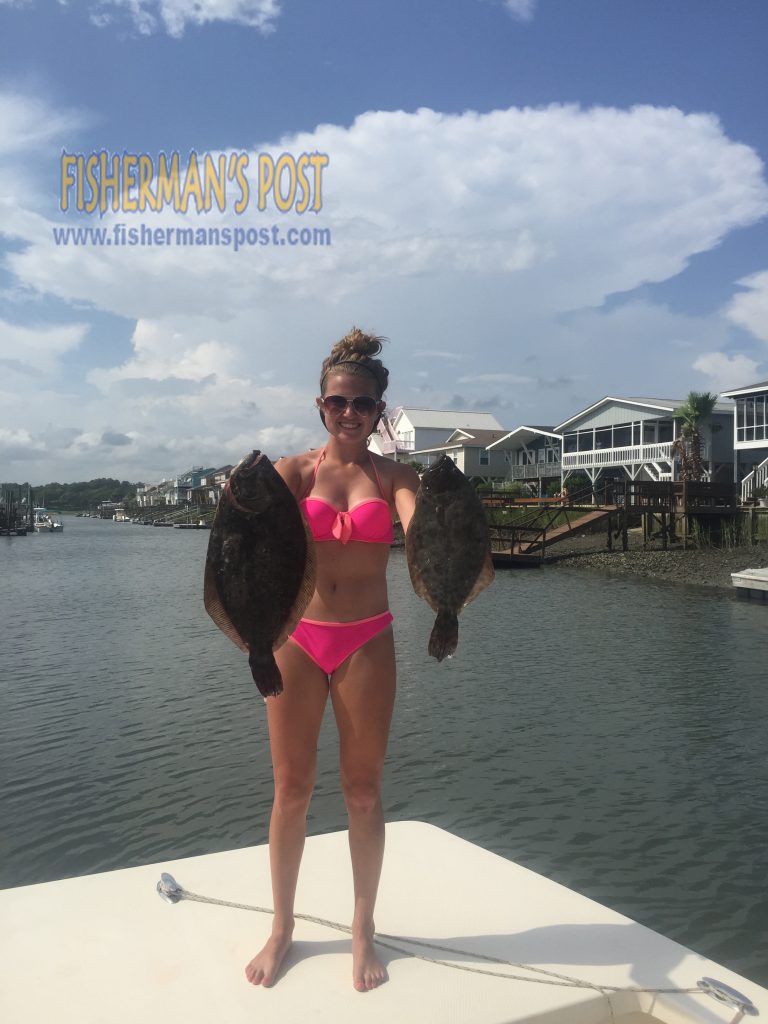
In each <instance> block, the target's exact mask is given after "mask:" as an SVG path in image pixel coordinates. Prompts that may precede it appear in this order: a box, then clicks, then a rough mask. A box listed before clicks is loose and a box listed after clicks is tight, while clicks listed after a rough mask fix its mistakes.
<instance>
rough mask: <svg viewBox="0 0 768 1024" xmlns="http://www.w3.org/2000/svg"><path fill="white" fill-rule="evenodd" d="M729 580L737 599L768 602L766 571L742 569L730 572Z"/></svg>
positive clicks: (767, 572) (767, 576)
mask: <svg viewBox="0 0 768 1024" xmlns="http://www.w3.org/2000/svg"><path fill="white" fill-rule="evenodd" d="M731 579H732V580H733V585H734V587H736V593H737V594H738V596H739V597H746V598H751V599H753V600H757V601H768V569H742V571H741V572H732V573H731Z"/></svg>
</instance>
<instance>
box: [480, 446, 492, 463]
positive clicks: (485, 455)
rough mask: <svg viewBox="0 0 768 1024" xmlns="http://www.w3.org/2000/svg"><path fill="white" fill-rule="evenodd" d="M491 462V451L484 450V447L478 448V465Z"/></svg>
mask: <svg viewBox="0 0 768 1024" xmlns="http://www.w3.org/2000/svg"><path fill="white" fill-rule="evenodd" d="M490 463H491V453H490V452H489V451H486V449H485V448H481V449H480V465H481V466H489V465H490Z"/></svg>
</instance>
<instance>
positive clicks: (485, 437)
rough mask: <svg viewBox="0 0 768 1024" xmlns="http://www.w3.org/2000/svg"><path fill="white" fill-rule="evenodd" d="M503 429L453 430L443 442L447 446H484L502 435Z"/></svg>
mask: <svg viewBox="0 0 768 1024" xmlns="http://www.w3.org/2000/svg"><path fill="white" fill-rule="evenodd" d="M504 434H505V431H504V430H472V431H471V432H470V431H467V430H462V429H461V428H459V429H458V430H454V432H453V433H452V434H451V436H450V437H448V438H446V440H445V444H446V445H447V446H448V447H451V446H454V447H455V446H456V445H459V446H461V447H468V448H477V447H481V448H485V447H486V446H487V445H489V444H490V443H491V442H492V441H498V440H499V439H500V438H502V437H504Z"/></svg>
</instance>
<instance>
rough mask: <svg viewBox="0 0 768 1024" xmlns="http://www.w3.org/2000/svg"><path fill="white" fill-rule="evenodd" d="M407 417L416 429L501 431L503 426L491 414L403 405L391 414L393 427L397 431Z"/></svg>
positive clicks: (390, 418)
mask: <svg viewBox="0 0 768 1024" xmlns="http://www.w3.org/2000/svg"><path fill="white" fill-rule="evenodd" d="M402 416H407V417H408V419H409V420H410V421H411V423H412V424H413V426H414V427H425V428H429V427H431V428H433V429H441V428H443V429H445V430H448V431H450V430H456V429H457V428H458V427H466V428H468V429H473V428H476V429H478V430H501V429H502V427H501V424H500V423H499V421H498V420H497V419H496V417H495V416H492V415H491V414H490V413H489V412H471V411H467V410H462V409H415V408H413V407H411V406H408V405H401V406H398V408H396V409H393V410H392V411H391V412H390V414H389V420H390V422H391V423H392V426H393V427H394V428H395V429H397V423H398V420H400V418H401V417H402Z"/></svg>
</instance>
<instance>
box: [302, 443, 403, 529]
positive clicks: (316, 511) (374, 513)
mask: <svg viewBox="0 0 768 1024" xmlns="http://www.w3.org/2000/svg"><path fill="white" fill-rule="evenodd" d="M324 458H325V448H323V450H322V451H321V452H320V457H319V458H318V460H317V462H316V463H315V471H314V473H313V474H312V487H314V486H315V481H316V480H317V470H318V468H319V467H320V463H321V462H322V461H323V459H324ZM368 458H369V459H370V460H371V469H372V470H373V472H374V475H375V477H376V483H377V484H378V485H379V492H380V493H381V494H382V495H383V494H384V489H383V487H382V486H381V478H380V477H379V474H378V472H377V470H376V464H375V462H374V461H373V458H371V453H370V452H368ZM312 487H310V493H311V492H312ZM301 507H302V509H303V510H304V515H305V517H306V520H307V522H308V523H309V528H310V530H311V531H312V536H313V537H314V538H315V540H316V541H326V540H338V541H341V543H342V544H348V543H349V541H351V540H357V541H362V542H363V543H366V544H391V543H392V541H393V539H394V530H393V529H392V516H391V515H390V512H389V504H388V503H387V502H386V501H385V499H384V498H383V497H381V498H363V500H362V501H358V502H357V504H355V505H353V506H352V508H351V509H349V510H348V511H347V512H343V511H342V510H341V509H339V508H336V506H335V505H332V504H331V502H330V501H328V500H327V499H326V498H311V497H307V498H304V500H303V501H302V502H301Z"/></svg>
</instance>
